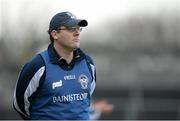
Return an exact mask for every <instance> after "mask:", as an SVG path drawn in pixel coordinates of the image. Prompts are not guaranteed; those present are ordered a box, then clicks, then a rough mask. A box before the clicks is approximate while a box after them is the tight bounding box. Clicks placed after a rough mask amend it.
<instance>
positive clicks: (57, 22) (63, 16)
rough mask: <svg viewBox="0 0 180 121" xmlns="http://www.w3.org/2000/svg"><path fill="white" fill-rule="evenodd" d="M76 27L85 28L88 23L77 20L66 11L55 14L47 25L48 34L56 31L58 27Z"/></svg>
mask: <svg viewBox="0 0 180 121" xmlns="http://www.w3.org/2000/svg"><path fill="white" fill-rule="evenodd" d="M76 25H78V26H81V27H85V26H87V25H88V22H87V21H86V20H84V19H77V18H76V16H75V15H73V14H72V13H70V12H68V11H66V12H61V13H57V14H56V15H54V16H53V17H52V19H51V21H50V23H49V30H48V33H51V31H52V30H56V29H57V28H59V27H60V26H67V27H73V26H76Z"/></svg>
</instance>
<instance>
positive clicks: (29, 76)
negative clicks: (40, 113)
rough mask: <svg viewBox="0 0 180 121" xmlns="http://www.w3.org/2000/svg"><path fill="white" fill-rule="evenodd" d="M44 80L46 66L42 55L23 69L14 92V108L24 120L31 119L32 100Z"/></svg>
mask: <svg viewBox="0 0 180 121" xmlns="http://www.w3.org/2000/svg"><path fill="white" fill-rule="evenodd" d="M44 79H45V64H44V61H43V59H42V57H41V55H37V56H35V57H34V58H33V59H32V60H31V61H30V62H28V63H27V64H25V65H24V67H23V68H22V70H21V72H20V74H19V77H18V79H17V82H16V87H15V91H14V98H13V107H14V109H15V110H16V111H17V112H18V113H19V114H20V116H21V117H22V118H23V119H30V114H29V108H30V106H31V101H30V99H31V97H32V96H34V95H35V94H36V93H37V90H38V88H39V87H40V85H41V84H42V83H43V80H44Z"/></svg>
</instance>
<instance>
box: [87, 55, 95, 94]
mask: <svg viewBox="0 0 180 121" xmlns="http://www.w3.org/2000/svg"><path fill="white" fill-rule="evenodd" d="M86 60H87V63H88V66H89V69H90V72H91V75H92V82H91V92H90V93H91V95H92V93H93V92H94V89H95V87H96V68H95V65H94V62H93V60H92V58H91V57H90V56H88V55H86Z"/></svg>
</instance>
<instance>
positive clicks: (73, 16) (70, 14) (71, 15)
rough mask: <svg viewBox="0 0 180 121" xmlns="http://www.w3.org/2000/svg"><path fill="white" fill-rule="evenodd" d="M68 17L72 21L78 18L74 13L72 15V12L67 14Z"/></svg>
mask: <svg viewBox="0 0 180 121" xmlns="http://www.w3.org/2000/svg"><path fill="white" fill-rule="evenodd" d="M67 15H68V16H70V17H71V18H72V19H75V18H76V16H75V15H73V14H72V13H70V12H67Z"/></svg>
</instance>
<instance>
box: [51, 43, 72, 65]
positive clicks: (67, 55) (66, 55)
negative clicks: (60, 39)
mask: <svg viewBox="0 0 180 121" xmlns="http://www.w3.org/2000/svg"><path fill="white" fill-rule="evenodd" d="M54 48H55V50H56V52H57V53H58V55H59V56H61V57H63V59H65V60H66V62H67V63H68V64H69V63H70V62H71V61H72V59H73V50H67V49H64V48H63V47H61V46H58V44H54Z"/></svg>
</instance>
